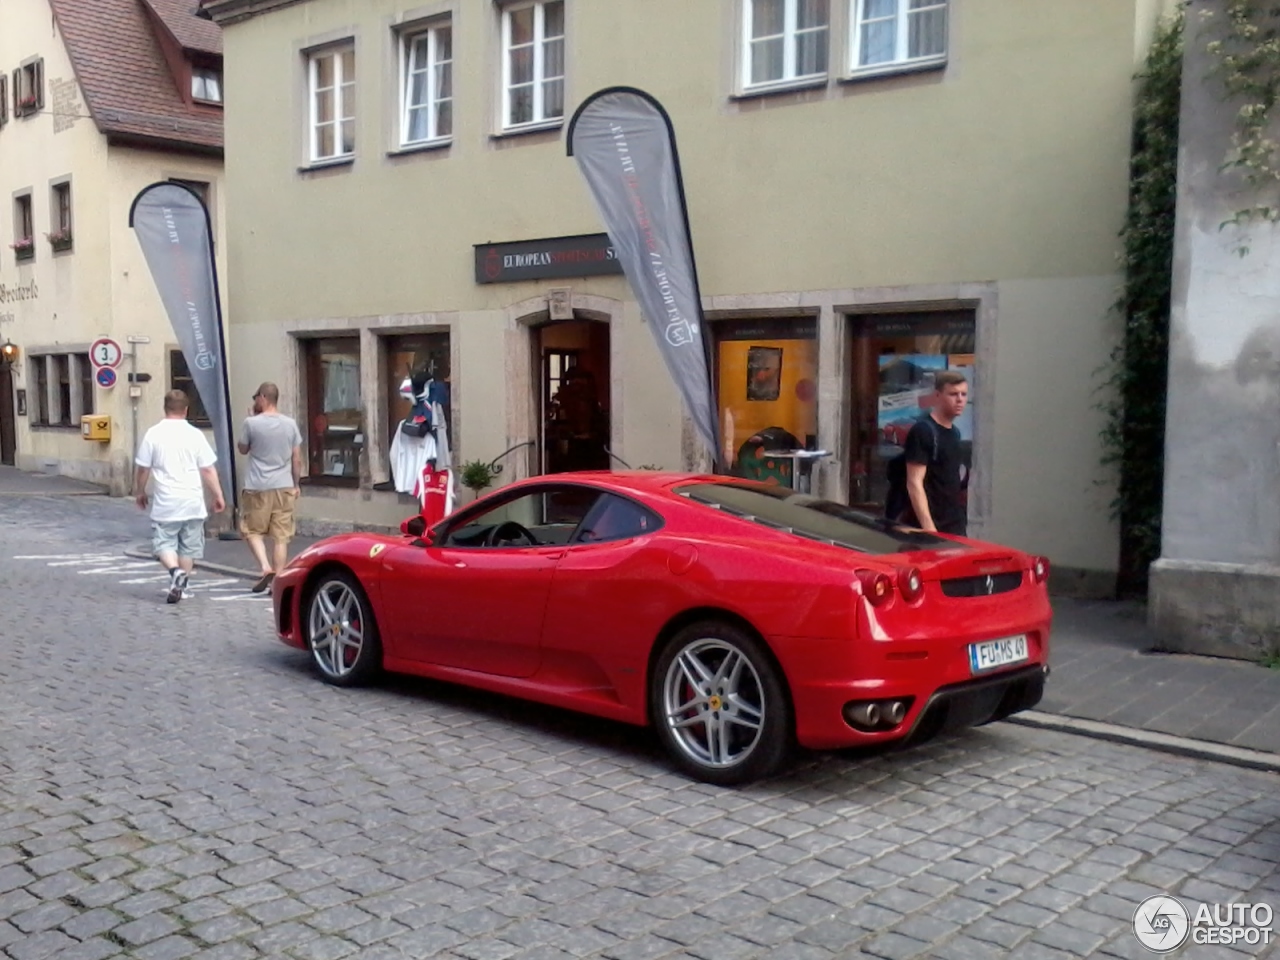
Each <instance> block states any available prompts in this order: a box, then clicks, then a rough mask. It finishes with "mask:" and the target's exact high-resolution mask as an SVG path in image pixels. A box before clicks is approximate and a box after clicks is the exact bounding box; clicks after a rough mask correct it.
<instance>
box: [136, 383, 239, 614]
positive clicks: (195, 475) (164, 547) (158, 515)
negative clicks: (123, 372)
mask: <svg viewBox="0 0 1280 960" xmlns="http://www.w3.org/2000/svg"><path fill="white" fill-rule="evenodd" d="M217 460H218V458H217V457H216V456H215V455H214V452H213V449H212V448H211V447H210V446H209V441H208V440H206V439H205V436H204V434H203V433H201V432H200V431H199V430H197V429H196V428H195V427H193V426H192V425H191V424H190V423H188V422H187V395H186V394H185V393H183V392H182V391H181V390H170V391H169V392H168V393H166V394H165V395H164V419H163V420H161V421H160V422H159V423H157V424H156V425H155V426H154V427H152V428H151V429H150V430H148V431H147V432H146V435H145V436H143V438H142V443H141V444H139V445H138V454H137V457H136V458H135V460H134V462H135V463H136V464H137V468H138V470H137V474H136V475H135V476H134V480H133V489H134V491H135V492H136V494H137V496H136V498H135V499H136V500H137V503H138V506H139V507H141V508H142V509H143V510H146V509H147V506H148V504H150V507H151V545H152V548H153V549H154V551H155V555H156V559H157V560H159V561H160V562H161V563H162V564H164V568H165V569H166V570H168V571H169V596H168V602H169V603H177V602H178V601H179V600H181V599H182V598H183V596H184V595H186V596H190V594H187V593H186V590H187V578H188V577H189V576H190V574H191V570H192V568H193V567H194V566H195V562H196V560H198V559H200V558H201V557H203V556H204V521H205V517H207V516H208V515H209V511H208V509H207V508H206V507H205V502H204V488H205V487H208V489H209V493H210V494H211V495H212V496H213V511H214V513H221V512H222V511H223V510H225V509H226V502H225V501H224V500H223V499H222V484H221V483H219V482H218V471H217V469H216V468H215V467H214V464H215V463H217ZM148 480H150V481H151V496H150V497H148V496H147V481H148Z"/></svg>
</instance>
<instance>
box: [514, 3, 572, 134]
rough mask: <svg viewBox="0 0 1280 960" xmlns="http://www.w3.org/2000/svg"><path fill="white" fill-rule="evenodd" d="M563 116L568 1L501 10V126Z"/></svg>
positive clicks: (519, 125)
mask: <svg viewBox="0 0 1280 960" xmlns="http://www.w3.org/2000/svg"><path fill="white" fill-rule="evenodd" d="M563 116H564V0H537V2H534V3H516V4H511V5H510V6H505V7H503V8H502V126H503V127H504V128H510V127H521V126H524V125H526V124H531V123H544V122H546V121H548V120H556V119H559V118H562V117H563Z"/></svg>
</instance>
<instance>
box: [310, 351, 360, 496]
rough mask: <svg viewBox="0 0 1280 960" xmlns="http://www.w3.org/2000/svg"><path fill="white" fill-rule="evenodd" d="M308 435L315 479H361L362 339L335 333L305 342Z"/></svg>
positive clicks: (340, 480)
mask: <svg viewBox="0 0 1280 960" xmlns="http://www.w3.org/2000/svg"><path fill="white" fill-rule="evenodd" d="M303 348H304V352H305V356H306V382H307V436H308V439H309V444H308V448H309V451H310V471H309V477H310V479H311V480H312V481H316V480H326V481H329V482H337V483H351V484H354V483H356V482H358V480H359V478H360V450H361V448H362V447H363V445H364V424H363V418H362V416H361V407H360V341H359V339H358V338H356V337H335V338H330V339H323V340H306V341H304V342H303Z"/></svg>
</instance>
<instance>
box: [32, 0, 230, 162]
mask: <svg viewBox="0 0 1280 960" xmlns="http://www.w3.org/2000/svg"><path fill="white" fill-rule="evenodd" d="M143 2H144V0H49V3H50V5H51V6H52V7H53V13H54V16H55V18H56V19H57V22H58V27H59V29H60V30H61V32H62V39H63V41H64V43H65V44H66V47H67V53H68V54H69V55H70V57H71V65H72V66H73V67H74V68H75V72H76V79H77V80H78V81H79V82H80V88H81V89H82V90H83V91H84V95H85V99H86V101H87V102H88V105H89V112H90V113H91V114H92V115H93V119H94V121H95V122H96V123H97V125H98V129H99V130H101V131H102V132H103V133H104V134H107V135H108V136H118V137H125V138H137V139H141V140H144V141H148V142H158V144H159V145H165V146H170V147H177V148H182V147H186V148H188V149H190V148H197V149H203V150H210V149H212V150H216V151H221V150H222V114H221V111H215V110H210V109H209V108H207V107H203V108H202V107H196V106H193V105H191V104H189V103H187V102H186V101H185V100H184V99H183V96H182V92H181V91H179V89H178V87H177V84H176V83H175V81H174V77H173V73H172V72H171V71H170V70H169V66H168V63H167V62H166V60H165V57H164V53H163V51H162V50H161V48H160V42H159V40H157V38H156V35H155V32H154V28H153V26H152V23H151V20H150V18H149V17H148V15H147V12H146V10H144V9H143ZM146 2H150V3H152V4H153V9H157V14H158V15H159V16H160V17H161V18H162V20H163V21H164V23H165V24H166V25H170V24H171V22H174V21H176V22H178V23H180V24H181V26H179V27H178V28H177V29H174V27H173V26H172V25H171V26H170V30H172V31H173V32H174V35H175V37H176V38H178V39H179V41H180V42H182V43H183V44H184V45H185V44H186V41H185V40H183V39H182V38H183V37H184V36H187V37H189V38H191V39H193V40H194V38H195V37H196V36H197V31H198V32H199V36H202V37H205V39H204V40H201V41H200V42H201V43H203V44H206V45H207V44H208V43H209V41H208V39H207V36H206V34H205V30H206V28H212V29H213V30H214V31H217V30H218V29H219V28H218V27H217V26H216V25H213V24H210V23H208V22H207V21H204V20H199V19H197V18H196V16H195V3H194V0H192V2H190V3H188V2H184V0H146ZM182 8H189V12H188V13H176V12H175V11H178V10H180V9H182ZM162 9H163V11H164V12H161V10H162ZM185 20H190V21H191V25H190V26H188V25H187V24H185V22H183V21H185ZM179 30H181V31H182V32H178V31H179ZM218 47H219V48H221V41H220V40H219V43H218ZM194 49H203V48H194ZM209 52H212V51H209Z"/></svg>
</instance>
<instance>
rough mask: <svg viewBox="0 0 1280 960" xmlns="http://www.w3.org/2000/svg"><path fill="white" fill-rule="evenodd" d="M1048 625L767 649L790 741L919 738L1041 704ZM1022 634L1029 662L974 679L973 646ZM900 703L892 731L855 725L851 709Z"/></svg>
mask: <svg viewBox="0 0 1280 960" xmlns="http://www.w3.org/2000/svg"><path fill="white" fill-rule="evenodd" d="M1049 633H1050V620H1049V618H1048V617H1047V616H1045V617H1030V618H1026V619H1022V618H1019V619H1016V620H1015V619H1013V618H1009V619H1006V620H1004V621H1002V622H1000V623H994V624H990V625H988V626H987V627H986V628H979V629H975V630H973V631H972V632H969V633H967V634H965V633H962V634H960V635H958V636H957V635H954V634H953V635H952V636H951V637H948V638H934V639H929V640H921V641H911V640H901V641H887V642H876V641H865V640H864V641H858V640H850V641H835V640H828V641H822V640H807V641H806V640H799V639H794V638H792V639H790V642H787V643H778V644H775V645H773V646H774V649H775V651H776V652H777V654H778V659H779V661H780V663H781V665H782V668H783V672H784V673H785V674H786V676H787V681H788V683H789V685H790V688H791V694H792V702H793V705H794V709H795V733H796V739H797V740H798V741H799V743H800V744H801V745H802V746H805V747H809V748H811V749H815V750H827V749H839V748H844V747H856V746H870V745H873V744H876V743H888V742H890V741H902V740H904V739H906V738H908V737H910V738H911V739H912V740H913V741H915V742H919V741H923V740H926V739H928V738H929V737H932V736H936V735H937V734H939V733H943V732H947V731H954V730H958V729H961V728H963V727H966V726H977V725H978V724H982V723H990V722H992V721H993V720H998V719H1002V718H1003V717H1007V716H1009V715H1010V714H1012V713H1017V712H1018V711H1019V710H1027V709H1030V708H1031V707H1032V706H1034V705H1035V704H1036V703H1038V702H1039V700H1040V699H1041V697H1042V696H1043V694H1044V685H1045V680H1046V678H1047V677H1048V664H1049ZM1016 634H1024V635H1025V636H1026V637H1027V653H1028V657H1027V659H1026V660H1023V661H1022V662H1020V663H1014V664H1009V665H1008V666H1005V667H1000V668H997V669H993V670H990V671H985V672H981V673H975V672H974V669H973V667H972V664H971V663H970V660H969V647H970V645H971V644H973V643H977V642H982V641H985V640H991V639H995V638H998V637H1002V636H1014V635H1016ZM893 701H905V702H906V703H907V710H906V716H905V717H903V719H902V722H901V723H899V724H897V725H896V726H890V725H888V724H881V725H879V726H877V727H876V729H873V730H872V729H867V728H866V727H865V726H864V727H861V728H860V727H855V726H854V724H853V723H852V722H851V720H850V718H849V717H848V716H847V714H846V707H849V706H850V705H852V704H858V703H867V702H877V703H879V704H881V709H882V710H883V709H884V708H885V707H886V705H887V704H888V703H891V702H893Z"/></svg>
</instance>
